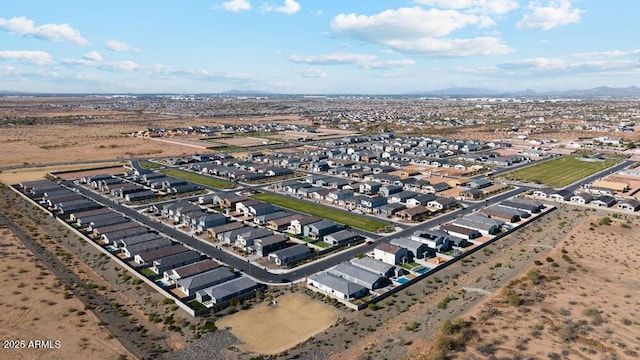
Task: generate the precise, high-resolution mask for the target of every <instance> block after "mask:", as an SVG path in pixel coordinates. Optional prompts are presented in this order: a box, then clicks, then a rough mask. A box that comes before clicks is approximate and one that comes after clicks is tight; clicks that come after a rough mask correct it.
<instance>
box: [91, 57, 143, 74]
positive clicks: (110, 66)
mask: <svg viewBox="0 0 640 360" xmlns="http://www.w3.org/2000/svg"><path fill="white" fill-rule="evenodd" d="M100 68H102V69H105V70H110V71H123V70H124V71H135V70H141V69H143V68H144V67H143V66H142V65H140V64H138V63H137V62H135V61H130V60H125V61H114V62H108V63H104V64H101V66H100Z"/></svg>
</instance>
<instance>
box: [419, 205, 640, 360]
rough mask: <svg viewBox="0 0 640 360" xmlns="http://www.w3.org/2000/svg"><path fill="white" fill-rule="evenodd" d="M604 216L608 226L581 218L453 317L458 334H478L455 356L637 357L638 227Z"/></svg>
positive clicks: (434, 351)
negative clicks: (511, 276)
mask: <svg viewBox="0 0 640 360" xmlns="http://www.w3.org/2000/svg"><path fill="white" fill-rule="evenodd" d="M606 218H607V219H611V220H612V222H611V224H610V225H606V224H608V223H609V221H608V220H605V216H602V215H598V216H589V217H586V218H584V220H583V221H582V223H581V224H580V225H579V226H578V227H576V228H575V229H574V230H573V231H571V232H570V233H568V234H567V235H566V237H565V238H564V239H563V241H562V242H560V243H559V244H558V245H557V246H556V247H555V248H554V249H553V250H552V251H551V252H549V253H548V254H547V256H545V257H544V258H541V259H539V260H538V262H536V263H535V264H534V265H533V266H531V267H530V268H529V269H527V271H526V272H525V273H524V274H521V276H520V277H518V278H517V279H516V280H514V281H512V282H510V283H509V284H508V285H507V286H506V287H505V288H503V289H502V290H501V291H498V292H495V293H494V294H493V295H492V296H491V297H489V298H487V299H486V300H485V301H483V303H482V304H480V305H479V306H476V307H475V308H474V309H473V310H471V311H470V312H469V313H468V314H466V315H465V316H464V317H463V318H462V320H457V321H456V320H454V324H459V326H460V329H459V331H460V332H466V333H467V334H471V333H473V334H477V335H476V336H471V337H470V338H468V339H467V340H468V341H466V344H464V355H462V354H461V356H455V355H454V356H453V357H452V358H460V359H462V358H468V357H472V358H484V357H490V356H495V357H496V358H540V359H542V358H550V359H553V358H556V359H560V358H563V359H622V358H637V357H638V354H639V353H640V326H639V325H640V323H639V322H638V311H639V309H640V301H638V299H637V296H636V293H635V291H636V290H637V289H638V288H640V280H639V279H638V277H637V274H636V273H635V272H634V271H633V269H637V268H638V262H640V250H638V249H637V246H635V244H637V242H638V240H640V235H639V234H640V225H638V224H634V222H635V221H633V220H631V218H629V219H628V220H622V219H615V218H608V217H606ZM634 220H635V219H634ZM454 328H455V327H454ZM449 336H450V338H455V337H456V336H457V335H456V333H455V331H454V332H453V333H452V334H450V335H449ZM446 337H447V336H445V335H442V334H441V335H440V337H439V338H438V340H436V341H435V342H432V344H436V347H437V346H441V345H442V344H443V343H444V342H446V341H445V340H443V339H444V338H446ZM437 350H438V349H435V348H433V347H432V348H431V349H430V356H426V358H433V356H434V355H437V354H438V353H439V351H437ZM440 350H441V349H440ZM417 353H422V354H424V353H425V351H424V350H421V351H418V352H417ZM427 353H429V351H427ZM441 354H442V353H441ZM449 354H451V353H449ZM415 355H417V354H415Z"/></svg>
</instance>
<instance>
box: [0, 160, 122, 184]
mask: <svg viewBox="0 0 640 360" xmlns="http://www.w3.org/2000/svg"><path fill="white" fill-rule="evenodd" d="M119 165H122V164H121V163H120V162H104V163H86V164H73V165H60V166H41V167H28V168H22V169H11V170H4V171H2V172H0V183H3V184H7V185H11V184H19V183H21V182H23V181H33V180H40V179H42V178H44V177H45V176H46V175H47V174H48V173H52V172H58V171H69V170H76V169H78V170H82V169H92V168H97V167H105V166H119ZM87 171H89V170H87Z"/></svg>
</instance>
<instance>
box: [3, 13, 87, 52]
mask: <svg viewBox="0 0 640 360" xmlns="http://www.w3.org/2000/svg"><path fill="white" fill-rule="evenodd" d="M0 29H4V30H6V31H9V32H11V33H13V34H16V35H20V36H29V35H30V36H34V37H36V38H39V39H46V40H52V41H71V42H74V43H76V44H78V45H89V41H87V39H85V38H83V37H82V36H81V35H80V32H79V31H78V30H76V29H74V28H72V27H71V26H69V24H44V25H40V26H35V25H34V22H33V20H30V19H27V18H26V17H24V16H20V17H13V18H11V19H8V20H7V19H3V18H0Z"/></svg>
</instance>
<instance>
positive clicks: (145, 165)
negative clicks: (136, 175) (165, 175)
mask: <svg viewBox="0 0 640 360" xmlns="http://www.w3.org/2000/svg"><path fill="white" fill-rule="evenodd" d="M140 167H141V168H143V169H157V168H159V167H160V165H158V164H156V163H152V162H149V161H140Z"/></svg>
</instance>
